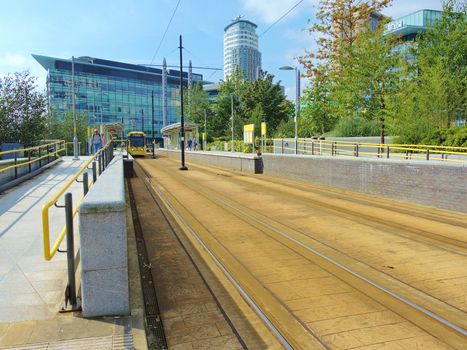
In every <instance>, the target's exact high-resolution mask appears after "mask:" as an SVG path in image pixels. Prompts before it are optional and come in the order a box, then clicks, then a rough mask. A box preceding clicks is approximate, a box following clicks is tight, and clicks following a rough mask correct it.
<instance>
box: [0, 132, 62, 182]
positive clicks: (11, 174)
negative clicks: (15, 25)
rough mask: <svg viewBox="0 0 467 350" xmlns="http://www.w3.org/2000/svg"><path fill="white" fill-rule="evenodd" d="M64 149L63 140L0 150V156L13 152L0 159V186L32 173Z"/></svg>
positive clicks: (56, 157) (55, 158) (54, 158)
mask: <svg viewBox="0 0 467 350" xmlns="http://www.w3.org/2000/svg"><path fill="white" fill-rule="evenodd" d="M64 150H65V141H61V140H60V141H57V140H54V141H47V143H45V144H42V145H38V146H34V147H28V148H21V149H14V150H9V151H3V152H0V158H2V157H3V156H5V155H11V154H13V157H11V156H10V157H9V159H5V160H2V161H0V188H2V187H4V186H8V185H9V182H12V181H15V180H18V181H21V180H19V179H20V178H21V177H23V176H25V175H28V174H32V173H33V172H34V171H36V170H38V169H40V168H42V167H43V166H45V165H47V164H49V163H51V162H52V161H54V160H57V159H58V157H59V155H60V153H62V152H63V151H64Z"/></svg>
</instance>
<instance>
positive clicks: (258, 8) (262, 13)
mask: <svg viewBox="0 0 467 350" xmlns="http://www.w3.org/2000/svg"><path fill="white" fill-rule="evenodd" d="M297 3H298V1H297V0H243V8H244V10H245V11H247V12H248V13H251V15H253V16H255V17H256V18H259V19H260V20H261V21H263V22H265V23H266V24H272V23H274V22H275V21H276V20H278V19H279V18H280V17H281V16H282V15H284V14H285V13H286V12H287V11H288V10H290V9H291V8H292V7H293V6H294V5H295V4H297ZM317 3H318V0H305V1H304V3H302V4H300V5H298V6H297V7H296V8H295V9H293V11H292V12H290V13H289V14H288V16H287V17H286V18H284V19H283V21H286V20H287V18H289V19H290V18H292V17H294V16H296V15H297V14H299V13H300V9H301V10H303V7H305V6H308V7H310V6H314V5H316V4H317ZM253 21H254V20H253Z"/></svg>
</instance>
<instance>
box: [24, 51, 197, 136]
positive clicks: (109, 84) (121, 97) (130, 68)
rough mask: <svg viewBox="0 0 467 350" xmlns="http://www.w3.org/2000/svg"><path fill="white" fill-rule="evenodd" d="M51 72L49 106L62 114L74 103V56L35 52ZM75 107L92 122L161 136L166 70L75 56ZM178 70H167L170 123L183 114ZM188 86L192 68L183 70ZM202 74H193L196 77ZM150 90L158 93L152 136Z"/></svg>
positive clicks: (48, 85) (95, 124)
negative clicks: (44, 54) (65, 57)
mask: <svg viewBox="0 0 467 350" xmlns="http://www.w3.org/2000/svg"><path fill="white" fill-rule="evenodd" d="M33 57H34V58H35V59H36V60H37V61H38V62H39V63H40V64H41V65H42V66H43V67H44V68H45V69H46V70H47V71H48V77H47V91H48V98H49V106H50V107H51V108H52V109H53V110H54V112H55V117H56V118H57V119H63V118H64V117H65V114H66V113H67V112H68V111H70V110H71V107H72V62H71V59H59V58H54V57H47V56H39V55H33ZM74 70H75V74H74V80H75V109H76V111H77V112H84V113H86V114H87V116H88V121H89V125H91V126H98V125H100V124H105V123H115V122H120V123H122V124H123V125H124V132H125V134H126V133H128V132H130V131H144V132H145V133H146V135H147V136H148V137H154V138H156V139H161V138H162V135H161V133H160V129H161V128H162V127H163V126H164V125H163V116H162V97H163V96H162V70H161V69H157V68H149V67H145V66H139V65H133V64H127V63H122V62H115V61H108V60H102V59H97V58H91V57H80V58H75V59H74ZM179 74H180V73H179V71H175V70H168V74H167V101H168V123H169V124H171V123H176V122H178V121H179V119H180V116H179V114H178V110H179V108H180V88H179V86H180V78H179ZM183 80H184V85H185V86H186V84H187V81H188V73H187V72H184V73H183ZM202 80H203V76H202V75H200V74H193V81H194V82H202ZM152 95H154V135H152Z"/></svg>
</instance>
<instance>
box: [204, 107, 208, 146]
mask: <svg viewBox="0 0 467 350" xmlns="http://www.w3.org/2000/svg"><path fill="white" fill-rule="evenodd" d="M206 124H207V117H206V110H204V138H203V143H204V145H203V151H206V145H207V139H208V134H207V132H206Z"/></svg>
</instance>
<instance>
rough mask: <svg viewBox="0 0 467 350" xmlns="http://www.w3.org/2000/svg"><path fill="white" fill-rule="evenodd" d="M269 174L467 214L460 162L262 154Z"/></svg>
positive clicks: (466, 175)
mask: <svg viewBox="0 0 467 350" xmlns="http://www.w3.org/2000/svg"><path fill="white" fill-rule="evenodd" d="M263 166H264V168H263V171H264V174H267V175H274V176H284V177H288V178H292V179H300V180H305V181H309V182H313V183H317V184H322V185H327V186H333V187H338V188H342V189H345V190H349V191H355V192H363V193H368V194H374V195H378V196H383V197H388V198H394V199H400V200H404V201H408V202H413V203H419V204H423V205H427V206H432V207H437V208H441V209H448V210H455V211H461V212H467V169H466V167H465V165H462V164H459V163H440V162H429V161H406V160H385V159H364V158H349V159H345V158H333V157H325V156H291V155H273V154H263Z"/></svg>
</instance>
